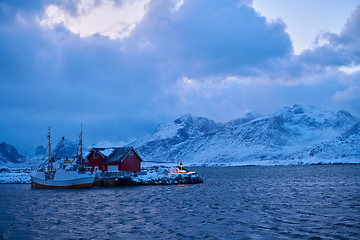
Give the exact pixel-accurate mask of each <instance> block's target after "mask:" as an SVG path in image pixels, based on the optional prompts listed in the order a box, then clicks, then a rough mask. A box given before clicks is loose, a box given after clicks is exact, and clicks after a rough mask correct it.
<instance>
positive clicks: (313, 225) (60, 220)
mask: <svg viewBox="0 0 360 240" xmlns="http://www.w3.org/2000/svg"><path fill="white" fill-rule="evenodd" d="M188 170H192V171H196V172H198V173H199V174H200V176H201V177H202V178H203V179H204V180H205V182H204V183H202V184H193V185H157V186H134V187H118V188H98V187H96V188H92V189H82V190H55V189H48V190H47V189H32V188H31V187H30V185H29V184H0V206H1V207H0V239H360V166H359V165H319V166H318V165H315V166H272V167H258V166H247V167H196V168H190V169H188Z"/></svg>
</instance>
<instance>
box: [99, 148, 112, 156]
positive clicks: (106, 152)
mask: <svg viewBox="0 0 360 240" xmlns="http://www.w3.org/2000/svg"><path fill="white" fill-rule="evenodd" d="M115 150H116V148H105V149H101V150H100V149H99V152H101V154H102V155H104V156H110V154H112V153H113V152H114V151H115Z"/></svg>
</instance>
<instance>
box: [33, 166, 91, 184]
mask: <svg viewBox="0 0 360 240" xmlns="http://www.w3.org/2000/svg"><path fill="white" fill-rule="evenodd" d="M94 180H95V175H94V174H92V173H89V172H86V173H79V172H77V171H65V170H59V171H57V172H56V173H54V176H53V179H46V173H45V172H32V173H31V185H32V187H34V188H91V187H93V184H94Z"/></svg>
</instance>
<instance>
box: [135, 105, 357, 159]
mask: <svg viewBox="0 0 360 240" xmlns="http://www.w3.org/2000/svg"><path fill="white" fill-rule="evenodd" d="M129 145H131V146H134V147H135V148H136V149H137V151H138V152H139V153H140V154H141V155H142V157H143V158H144V159H145V160H146V161H158V162H183V163H187V164H188V163H244V164H246V163H250V162H257V163H260V162H261V163H269V164H286V163H289V164H292V163H294V164H298V163H302V162H309V161H310V159H312V160H314V159H316V161H317V162H320V161H330V160H331V161H337V162H342V161H345V162H346V161H348V160H349V161H350V160H353V159H355V160H356V159H358V160H359V158H360V135H359V123H356V120H355V119H354V117H353V116H352V115H351V114H350V113H348V112H346V111H340V112H338V113H332V112H323V111H320V110H318V109H316V108H315V107H311V106H301V105H295V106H294V107H293V108H289V107H285V108H284V109H281V110H279V111H277V112H276V113H274V114H270V115H268V116H262V115H260V114H258V113H248V114H246V115H245V116H244V117H243V118H239V119H236V120H233V121H230V122H227V123H216V122H214V121H213V120H209V119H206V118H203V117H192V116H191V115H190V114H187V115H184V116H182V117H181V118H179V119H176V120H175V121H174V122H172V123H165V124H161V125H160V126H159V127H158V128H157V129H156V130H155V132H154V133H153V134H151V135H148V136H145V137H142V138H140V139H138V140H136V141H134V142H132V143H130V144H129Z"/></svg>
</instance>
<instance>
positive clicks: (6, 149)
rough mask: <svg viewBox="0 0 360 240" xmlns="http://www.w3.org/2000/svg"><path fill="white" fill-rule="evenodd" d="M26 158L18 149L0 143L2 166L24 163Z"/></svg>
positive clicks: (0, 161) (0, 162)
mask: <svg viewBox="0 0 360 240" xmlns="http://www.w3.org/2000/svg"><path fill="white" fill-rule="evenodd" d="M25 161H26V157H24V156H22V155H20V154H19V153H18V151H17V150H16V148H15V147H14V146H12V145H9V144H7V143H5V142H2V143H0V164H7V163H23V162H25Z"/></svg>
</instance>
